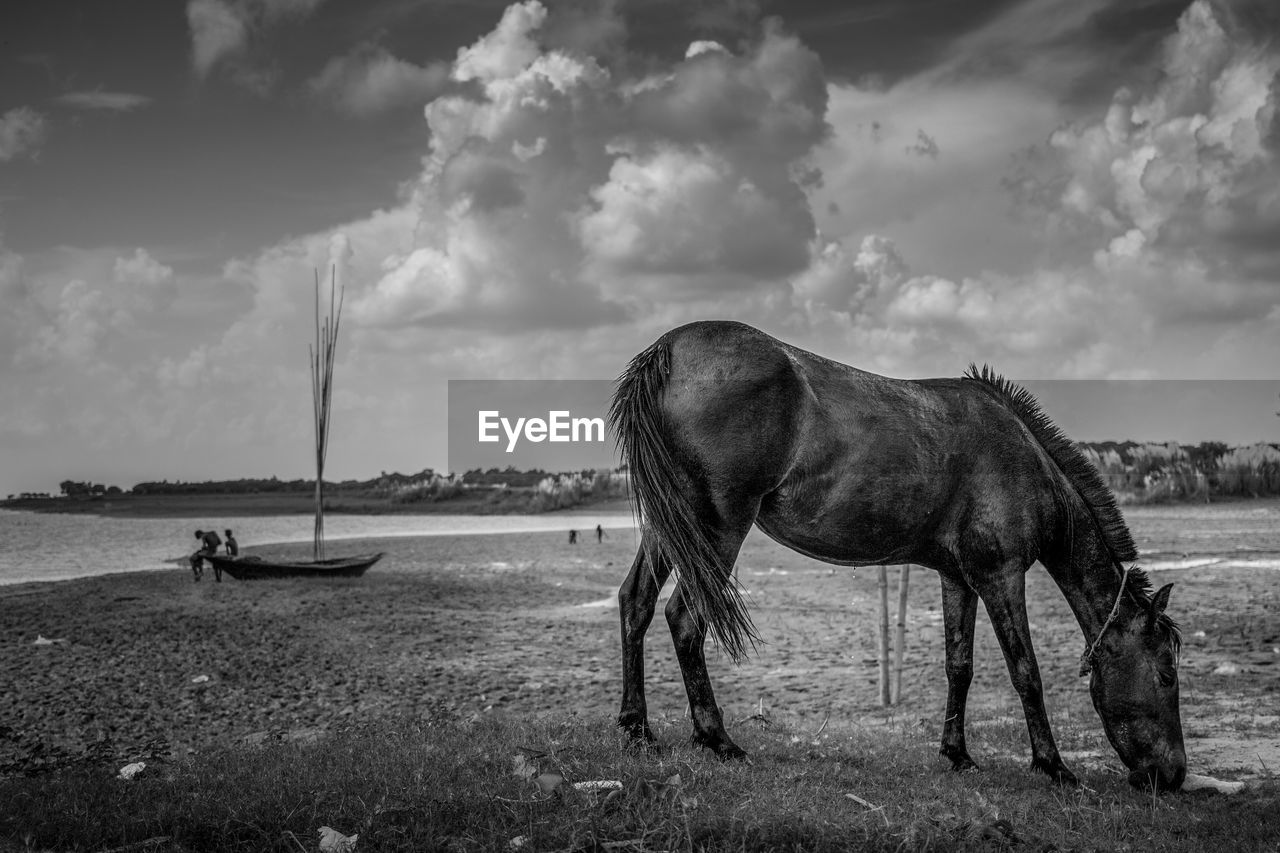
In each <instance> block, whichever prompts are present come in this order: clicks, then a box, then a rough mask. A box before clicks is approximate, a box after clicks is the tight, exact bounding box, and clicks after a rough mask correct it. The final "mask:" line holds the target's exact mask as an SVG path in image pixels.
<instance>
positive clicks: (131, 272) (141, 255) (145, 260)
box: [114, 248, 173, 287]
mask: <svg viewBox="0 0 1280 853" xmlns="http://www.w3.org/2000/svg"><path fill="white" fill-rule="evenodd" d="M114 273H115V280H116V283H118V284H128V283H131V282H137V283H140V284H144V285H147V286H150V287H155V286H157V285H161V284H166V283H168V282H170V281H172V280H173V267H168V266H165V265H164V264H162V263H160V262H159V261H157V260H156V259H155V258H153V257H151V254H150V253H149V252H148V251H147V250H146V249H141V248H140V249H136V250H135V251H134V253H133V256H132V257H128V258H116V260H115V264H114Z"/></svg>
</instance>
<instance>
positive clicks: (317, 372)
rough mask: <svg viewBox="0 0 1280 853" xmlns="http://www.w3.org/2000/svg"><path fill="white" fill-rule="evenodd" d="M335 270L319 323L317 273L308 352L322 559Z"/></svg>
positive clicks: (336, 315) (338, 308) (337, 314)
mask: <svg viewBox="0 0 1280 853" xmlns="http://www.w3.org/2000/svg"><path fill="white" fill-rule="evenodd" d="M337 278H338V270H337V268H336V267H335V268H334V269H333V270H332V272H331V273H330V278H329V314H328V315H326V316H325V318H324V321H323V322H321V320H320V273H318V272H317V273H316V342H315V346H314V347H310V346H309V347H308V349H309V350H310V351H311V402H312V408H313V409H314V415H315V428H316V530H315V544H314V546H313V552H314V555H315V556H314V558H313V559H316V560H323V559H324V457H325V454H326V453H328V451H329V411H330V406H331V403H332V402H333V363H334V356H335V355H336V353H337V349H338V323H339V321H340V320H341V318H342V299H343V297H344V296H345V295H346V294H345V291H346V288H345V287H344V288H343V290H342V291H338V293H337V303H336V305H335V302H334V290H335V287H336V284H337Z"/></svg>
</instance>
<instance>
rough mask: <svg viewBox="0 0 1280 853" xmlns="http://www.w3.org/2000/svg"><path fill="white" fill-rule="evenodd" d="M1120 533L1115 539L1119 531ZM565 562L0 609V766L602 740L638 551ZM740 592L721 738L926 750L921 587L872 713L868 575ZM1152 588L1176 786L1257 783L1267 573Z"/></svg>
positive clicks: (465, 554) (477, 552)
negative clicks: (915, 735) (784, 733)
mask: <svg viewBox="0 0 1280 853" xmlns="http://www.w3.org/2000/svg"><path fill="white" fill-rule="evenodd" d="M1134 526H1135V534H1137V533H1138V532H1139V530H1140V528H1141V521H1140V520H1139V523H1138V524H1135V525H1134ZM565 540H566V537H565V535H563V534H509V535H493V536H460V537H432V538H423V539H394V540H381V541H379V540H371V541H367V542H360V543H341V544H340V545H337V546H333V547H332V548H331V550H332V551H334V552H335V553H345V549H349V550H351V551H352V552H356V551H358V552H362V553H363V552H367V551H370V550H385V551H387V552H388V554H387V556H386V557H385V558H384V559H383V561H382V562H381V563H379V564H378V565H377V566H376V567H375V568H374V569H373V570H371V571H370V572H369V573H368V574H367V575H366V576H365V577H363V578H360V579H352V580H339V579H333V580H312V579H291V580H279V581H258V582H238V581H234V580H231V579H227V578H224V581H223V583H221V584H216V583H214V582H213V577H212V573H211V572H206V573H205V577H204V580H203V581H202V582H200V583H198V584H197V583H193V582H192V580H191V575H190V572H189V571H187V570H185V569H178V568H174V569H172V570H168V571H159V572H144V573H136V574H128V575H116V576H110V577H103V578H88V579H82V580H75V581H63V582H57V583H43V584H23V585H15V586H6V587H0V647H2V648H3V653H0V685H2V686H3V688H2V689H0V764H5V763H9V764H10V766H11V767H12V766H13V764H12V763H13V762H15V761H21V760H23V756H27V757H28V758H29V756H30V755H31V754H32V750H33V749H34V748H36V744H42V747H41V748H43V749H44V750H45V751H46V752H48V751H50V750H52V751H54V752H56V751H58V750H62V751H64V752H65V753H67V754H76V753H78V752H81V751H83V750H84V749H86V748H87V747H88V746H89V745H90V744H93V743H94V742H95V741H98V740H100V739H102V738H103V737H107V736H109V737H110V738H111V740H112V743H113V745H114V747H113V748H114V749H115V751H116V754H118V755H120V756H122V757H127V756H129V755H131V754H133V753H137V752H139V751H140V750H143V748H144V747H143V745H144V744H146V743H148V742H152V744H153V746H155V744H156V743H157V742H158V743H160V744H161V747H162V749H163V751H167V752H169V753H170V754H176V755H182V754H186V753H187V752H188V751H189V750H200V749H202V748H205V747H208V746H210V745H213V744H218V743H227V742H232V741H238V740H244V739H248V740H250V741H252V740H254V739H258V738H263V737H270V736H277V735H279V736H289V737H298V736H306V735H308V734H310V733H314V732H317V731H321V730H323V729H325V728H326V727H329V726H331V725H334V724H337V723H341V722H344V721H349V720H351V719H374V718H377V717H379V716H382V715H403V714H421V713H426V712H429V711H432V710H433V709H438V708H440V707H449V708H452V709H455V710H458V711H462V712H464V713H473V712H474V713H481V714H485V713H494V714H505V715H507V716H508V717H511V718H516V719H520V718H528V719H533V718H534V717H535V716H536V715H539V714H543V713H554V714H561V715H563V714H569V713H578V714H583V715H592V716H595V717H596V718H598V719H600V721H601V724H602V725H608V724H609V717H610V716H611V715H612V714H614V713H616V709H617V703H618V699H619V690H620V676H619V665H618V660H619V639H618V633H619V632H618V621H617V610H616V607H615V606H614V604H613V600H612V599H613V596H614V594H615V592H616V589H617V586H618V584H619V582H620V581H621V579H622V578H623V576H624V575H625V573H626V571H627V569H628V567H629V566H630V563H631V560H632V557H633V554H634V550H635V544H636V542H635V538H634V536H633V535H632V534H631V533H630V532H629V531H628V532H623V531H610V534H609V538H606V540H605V541H604V542H603V543H602V544H597V543H596V542H595V538H594V536H591V537H589V538H588V539H587V541H585V542H583V543H582V544H579V545H577V546H569V545H568V544H566V541H565ZM291 547H292V548H293V549H295V550H294V551H293V553H297V551H296V549H297V547H298V546H291ZM283 550H285V549H283V548H276V549H262V550H260V551H258V553H262V554H264V555H270V554H271V553H278V552H281V551H283ZM738 575H739V578H740V581H741V582H742V584H743V585H744V586H745V587H746V588H747V590H748V591H749V592H750V595H751V600H752V613H753V616H754V618H755V621H756V624H757V626H758V628H759V629H760V633H761V635H762V637H763V639H764V641H765V645H763V646H762V647H761V648H760V650H759V652H758V654H756V655H755V656H753V657H751V658H750V659H749V660H748V661H747V662H745V663H744V664H742V665H740V666H734V665H732V664H730V663H729V662H728V661H727V660H725V659H723V658H722V657H720V656H719V655H718V654H717V653H715V652H714V651H710V652H709V655H708V660H709V663H710V668H711V673H712V679H713V682H714V684H715V687H716V690H717V698H718V700H719V702H720V704H721V705H722V706H723V707H724V710H725V714H726V717H727V718H728V720H729V721H731V722H732V721H742V720H745V719H747V718H749V717H751V716H752V715H753V714H755V713H756V712H757V711H758V710H759V709H760V708H761V707H762V705H761V703H763V709H764V711H765V714H766V715H767V716H769V717H771V718H773V719H777V720H781V721H786V722H788V723H791V724H795V725H803V726H806V727H808V726H812V727H813V728H815V729H816V728H817V727H818V726H819V725H821V724H822V722H823V721H824V720H826V721H827V725H828V726H833V727H844V726H864V727H865V726H877V725H883V724H884V723H885V722H886V721H887V720H891V719H892V720H894V721H897V722H898V723H901V722H903V721H907V722H911V723H915V722H917V721H918V722H919V724H920V725H921V730H922V731H923V733H924V734H925V736H927V737H929V738H936V737H937V735H938V733H939V731H940V729H941V724H942V707H943V701H944V698H945V678H944V675H943V668H942V661H943V654H942V628H941V626H942V616H941V610H940V597H939V590H938V582H937V578H936V576H935V575H934V574H933V573H932V572H929V571H927V570H923V569H916V570H915V571H914V572H913V573H912V583H911V592H910V606H909V616H908V633H907V638H908V639H907V656H906V658H907V660H906V669H905V674H904V679H903V682H904V688H903V693H904V695H903V701H902V704H901V705H900V706H899V707H898V708H896V709H894V710H892V711H891V712H886V711H884V710H882V709H881V708H879V706H878V689H877V665H876V642H877V640H876V619H877V615H876V606H877V604H876V603H877V601H878V592H877V587H876V570H875V569H857V570H851V569H842V568H836V567H830V566H827V565H825V564H822V563H817V562H814V561H812V560H808V559H806V558H804V557H801V556H799V555H797V554H795V553H793V552H791V551H788V550H786V549H784V548H782V547H780V546H778V545H776V544H775V543H773V542H771V541H770V540H768V539H766V538H765V537H764V536H763V535H761V534H759V533H758V532H753V534H752V535H751V537H750V538H749V539H748V541H747V543H746V545H745V546H744V549H743V552H742V555H741V557H740V558H739V561H738ZM890 575H891V584H894V587H893V594H892V597H893V598H895V599H896V573H895V572H894V571H892V570H891V572H890ZM1153 580H1154V582H1155V583H1157V584H1162V583H1166V582H1168V581H1170V580H1173V581H1176V582H1177V586H1176V587H1175V590H1174V594H1173V599H1172V602H1171V604H1170V613H1171V614H1172V615H1173V616H1174V617H1175V618H1176V619H1177V620H1178V621H1179V622H1180V623H1181V624H1182V627H1183V632H1184V637H1185V640H1184V648H1183V655H1182V669H1181V684H1182V697H1183V698H1182V705H1183V707H1182V714H1183V726H1184V730H1185V733H1186V737H1187V748H1188V752H1189V755H1190V761H1191V769H1192V770H1193V771H1195V772H1200V773H1209V774H1213V775H1218V776H1222V777H1226V778H1247V777H1258V776H1262V775H1266V774H1268V773H1274V772H1275V771H1276V769H1277V768H1280V748H1278V747H1277V744H1278V743H1280V716H1277V715H1278V714H1280V592H1278V591H1277V590H1280V574H1277V573H1276V572H1275V571H1274V570H1265V569H1248V568H1245V569H1241V568H1230V569H1227V568H1208V569H1203V570H1200V569H1197V570H1192V571H1177V572H1172V571H1171V572H1159V573H1156V574H1155V576H1154V577H1153ZM667 592H669V587H668V590H667ZM664 598H665V595H664ZM1028 598H1029V600H1030V605H1029V608H1030V618H1031V624H1032V630H1033V637H1034V641H1035V643H1036V650H1037V654H1038V656H1039V659H1040V666H1041V672H1042V676H1043V680H1044V683H1045V685H1046V689H1047V693H1048V697H1047V701H1048V704H1049V708H1050V712H1051V714H1052V715H1053V717H1054V719H1055V720H1059V721H1061V720H1062V719H1064V718H1069V719H1070V720H1072V721H1078V722H1079V723H1080V728H1081V729H1082V730H1083V731H1084V732H1085V736H1084V737H1083V738H1082V739H1080V742H1079V743H1067V742H1064V743H1063V744H1062V746H1063V748H1064V752H1066V753H1067V754H1068V757H1069V760H1070V761H1072V762H1075V763H1077V764H1086V765H1087V764H1104V765H1108V766H1117V767H1118V760H1117V759H1116V757H1115V755H1114V753H1112V752H1111V751H1110V748H1109V747H1108V746H1107V744H1106V741H1105V738H1104V737H1103V735H1102V730H1101V726H1100V725H1099V724H1098V721H1097V717H1096V715H1095V714H1094V712H1093V710H1092V707H1091V705H1090V703H1089V698H1088V691H1087V684H1086V681H1085V679H1082V678H1078V677H1077V676H1076V674H1075V671H1076V666H1077V661H1078V658H1079V655H1080V653H1081V651H1082V650H1083V640H1082V638H1081V635H1080V631H1079V629H1078V627H1077V626H1076V625H1075V622H1074V620H1073V618H1072V617H1071V615H1070V612H1069V611H1068V609H1067V607H1066V604H1065V601H1064V600H1063V598H1062V596H1061V594H1060V593H1059V592H1058V591H1057V589H1056V587H1055V586H1054V585H1053V583H1052V581H1051V580H1050V579H1049V577H1048V575H1047V574H1046V573H1045V572H1044V571H1043V570H1042V569H1039V568H1038V567H1037V568H1033V569H1032V571H1031V573H1030V574H1029V576H1028ZM38 637H43V638H45V639H46V640H52V641H53V642H49V643H40V644H37V642H36V641H37V638H38ZM975 658H976V665H975V680H974V684H973V687H972V689H971V692H970V709H971V710H970V717H969V718H970V721H971V726H970V728H971V732H970V748H971V751H972V752H973V754H974V757H975V758H976V759H977V760H978V761H979V763H982V760H983V756H984V755H989V754H990V753H989V751H988V749H989V748H988V746H987V745H986V744H985V743H984V737H983V730H984V726H985V725H987V724H988V723H990V722H991V721H994V720H1004V719H1008V718H1012V719H1014V720H1016V721H1018V724H1019V725H1020V723H1021V719H1022V716H1021V709H1020V704H1019V703H1018V701H1017V698H1016V696H1015V694H1014V692H1013V689H1012V687H1011V686H1010V683H1009V678H1008V675H1007V672H1006V670H1005V665H1004V662H1003V659H1002V658H1001V656H1000V652H999V649H998V646H997V644H996V641H995V637H994V635H993V633H992V631H991V628H990V625H989V623H988V621H987V620H986V616H985V614H984V613H982V612H981V609H980V610H979V615H978V638H977V647H976V650H975ZM647 668H648V686H649V707H650V713H651V714H654V715H655V716H656V715H659V714H667V715H669V716H672V717H679V716H681V715H682V714H683V712H684V708H685V698H684V691H683V687H682V685H681V681H680V675H679V670H678V668H677V665H676V662H675V658H674V655H673V653H672V651H671V642H670V639H669V635H668V634H667V631H666V627H665V624H664V622H663V619H662V617H661V615H660V614H659V616H658V617H657V618H656V619H655V620H654V625H653V627H652V628H651V630H650V634H649V643H648V651H647ZM739 724H743V725H746V724H749V723H739ZM1024 757H1026V758H1028V760H1029V754H1027V753H1024ZM940 760H941V759H940Z"/></svg>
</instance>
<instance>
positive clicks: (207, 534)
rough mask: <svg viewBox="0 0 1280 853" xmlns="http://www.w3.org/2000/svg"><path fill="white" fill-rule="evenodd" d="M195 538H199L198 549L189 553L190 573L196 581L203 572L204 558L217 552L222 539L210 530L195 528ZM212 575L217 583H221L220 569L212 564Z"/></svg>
mask: <svg viewBox="0 0 1280 853" xmlns="http://www.w3.org/2000/svg"><path fill="white" fill-rule="evenodd" d="M196 538H197V539H199V540H200V550H199V551H196V552H195V553H194V554H192V555H191V573H192V574H193V575H195V580H196V581H197V582H198V581H199V580H200V577H201V575H203V574H204V558H205V557H208V556H211V555H213V554H216V553H218V548H219V547H220V546H221V545H222V540H221V539H220V538H219V537H218V534H217V533H215V532H214V531H212V530H207V531H206V530H197V531H196ZM213 576H214V579H215V580H216V581H218V583H222V569H219V568H218V567H217V566H214V567H213Z"/></svg>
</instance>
